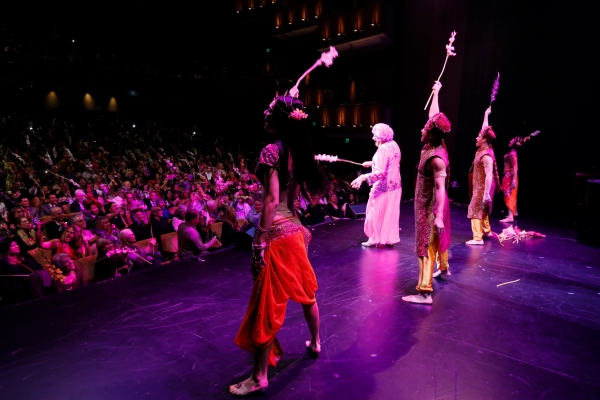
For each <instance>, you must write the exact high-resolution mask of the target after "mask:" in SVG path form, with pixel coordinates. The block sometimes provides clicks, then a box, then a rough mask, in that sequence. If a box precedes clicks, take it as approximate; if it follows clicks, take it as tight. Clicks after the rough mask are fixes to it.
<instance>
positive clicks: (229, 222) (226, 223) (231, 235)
mask: <svg viewBox="0 0 600 400" xmlns="http://www.w3.org/2000/svg"><path fill="white" fill-rule="evenodd" d="M222 220H223V225H222V230H221V239H220V240H221V244H222V245H223V246H224V247H227V246H229V245H230V244H232V243H233V241H234V239H235V233H236V232H237V220H236V219H235V210H234V209H233V207H227V206H225V207H224V210H223V216H222Z"/></svg>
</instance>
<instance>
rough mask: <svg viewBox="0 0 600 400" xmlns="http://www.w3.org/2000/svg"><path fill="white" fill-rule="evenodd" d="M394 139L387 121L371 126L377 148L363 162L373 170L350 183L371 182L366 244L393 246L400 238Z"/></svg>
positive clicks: (356, 185) (355, 185)
mask: <svg viewBox="0 0 600 400" xmlns="http://www.w3.org/2000/svg"><path fill="white" fill-rule="evenodd" d="M393 139H394V131H393V130H392V128H390V127H389V126H388V125H386V124H376V125H375V126H374V127H373V140H374V141H375V146H377V152H375V155H374V156H373V160H372V161H366V162H364V163H363V166H364V167H371V168H372V172H371V173H370V174H363V175H361V176H359V177H358V178H356V179H355V180H354V181H353V182H352V184H351V185H352V187H353V188H355V189H358V188H359V187H360V185H361V184H362V183H363V182H365V181H366V182H367V183H368V184H369V185H372V186H373V187H372V188H371V193H370V194H369V201H368V203H367V212H366V218H365V235H367V236H368V237H369V239H368V240H367V241H366V242H363V243H362V245H363V246H365V247H378V246H383V245H387V246H393V245H394V243H398V242H399V241H400V236H399V234H398V230H399V229H398V224H399V222H400V199H401V198H402V182H401V178H400V147H398V144H397V143H396V142H395V141H394V140H393Z"/></svg>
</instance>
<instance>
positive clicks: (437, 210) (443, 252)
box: [402, 81, 451, 304]
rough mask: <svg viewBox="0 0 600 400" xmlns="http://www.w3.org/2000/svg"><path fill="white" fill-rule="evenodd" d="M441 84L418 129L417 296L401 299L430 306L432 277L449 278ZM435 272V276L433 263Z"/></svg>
mask: <svg viewBox="0 0 600 400" xmlns="http://www.w3.org/2000/svg"><path fill="white" fill-rule="evenodd" d="M441 88H442V84H441V83H440V82H439V81H436V82H435V84H434V85H433V88H432V89H433V99H432V100H431V107H430V108H429V120H428V121H427V123H426V124H425V127H424V128H423V129H422V130H421V133H422V135H421V142H423V143H424V144H425V146H423V149H422V150H421V159H420V161H419V165H418V166H417V168H416V171H415V172H416V178H417V183H416V186H415V241H416V245H415V253H416V254H417V257H418V261H419V282H418V284H417V290H418V291H419V294H416V295H411V296H405V297H402V300H404V301H407V302H409V303H419V304H432V303H433V299H432V297H431V293H432V292H433V287H432V278H434V277H438V276H441V275H446V276H447V275H450V269H449V267H450V266H449V264H448V248H449V247H450V205H449V202H448V195H447V193H446V189H447V186H448V182H449V181H450V176H449V175H450V163H449V161H448V152H447V150H446V144H445V143H444V137H445V136H446V135H447V134H448V132H450V128H451V124H450V121H449V120H448V118H447V117H446V116H445V115H444V114H443V113H441V112H440V107H439V104H438V94H439V91H440V89H441ZM436 261H437V266H438V271H437V272H436V273H435V274H434V273H433V270H434V263H435V262H436Z"/></svg>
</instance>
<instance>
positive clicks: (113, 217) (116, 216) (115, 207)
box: [106, 201, 129, 230]
mask: <svg viewBox="0 0 600 400" xmlns="http://www.w3.org/2000/svg"><path fill="white" fill-rule="evenodd" d="M109 204H110V205H109V211H108V214H107V215H106V216H107V218H108V219H109V221H110V223H111V224H112V225H114V226H115V228H117V229H119V230H121V229H125V228H126V227H127V226H128V225H129V224H128V223H127V222H126V220H125V211H124V210H123V209H122V208H121V204H120V202H119V201H113V202H111V203H109Z"/></svg>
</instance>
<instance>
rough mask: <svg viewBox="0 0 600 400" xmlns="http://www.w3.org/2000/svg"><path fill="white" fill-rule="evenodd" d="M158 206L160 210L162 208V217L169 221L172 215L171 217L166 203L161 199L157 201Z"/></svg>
mask: <svg viewBox="0 0 600 400" xmlns="http://www.w3.org/2000/svg"><path fill="white" fill-rule="evenodd" d="M158 206H159V207H160V208H162V212H163V214H162V216H163V218H166V219H168V220H170V219H171V218H173V215H171V212H170V211H169V209H168V208H167V203H166V202H165V201H164V200H163V199H159V200H158Z"/></svg>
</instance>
